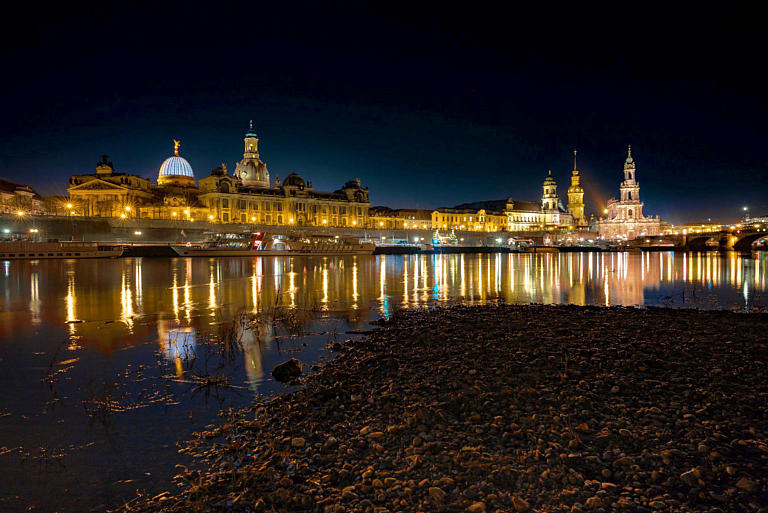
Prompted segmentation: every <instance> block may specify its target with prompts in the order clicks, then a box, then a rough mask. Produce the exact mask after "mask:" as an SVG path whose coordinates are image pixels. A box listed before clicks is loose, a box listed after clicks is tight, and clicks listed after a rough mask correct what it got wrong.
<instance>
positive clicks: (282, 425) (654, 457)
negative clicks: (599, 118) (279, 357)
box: [124, 305, 768, 512]
mask: <svg viewBox="0 0 768 513" xmlns="http://www.w3.org/2000/svg"><path fill="white" fill-rule="evenodd" d="M767 334H768V315H762V314H760V315H758V314H750V315H742V314H733V313H727V312H697V311H680V310H665V309H649V310H636V309H626V308H590V307H572V306H504V305H498V306H496V305H494V306H484V307H466V306H457V307H450V308H440V309H433V310H428V311H410V312H404V313H401V314H398V315H396V316H395V317H394V318H393V319H392V320H391V321H390V322H388V323H386V324H384V325H383V326H382V329H380V330H377V331H376V332H375V333H374V334H373V335H371V336H370V337H368V338H367V339H366V340H363V341H360V342H357V343H355V344H354V345H352V346H351V347H349V348H347V350H346V351H344V352H343V353H342V354H341V355H339V356H338V357H337V358H335V359H334V360H333V361H331V362H329V363H328V364H326V365H325V366H324V368H323V369H322V370H321V371H320V372H318V373H317V374H315V375H313V376H311V377H309V378H307V379H306V386H305V387H304V388H303V389H302V390H300V391H298V392H296V393H293V394H290V395H286V396H283V397H278V398H275V399H273V400H271V401H269V402H266V403H264V404H261V405H258V406H256V407H254V409H253V410H249V411H245V412H241V413H240V414H238V415H237V416H236V417H235V419H234V420H233V421H231V422H228V423H226V424H224V425H222V426H219V427H217V428H215V429H212V430H211V431H207V432H205V433H202V434H201V438H200V439H199V440H196V441H194V442H192V443H191V445H190V447H189V449H188V450H190V451H192V452H194V453H197V454H201V455H202V456H204V457H205V458H208V459H207V461H206V463H205V465H203V468H204V469H205V471H204V472H198V471H187V472H183V473H182V477H181V479H182V481H184V483H185V484H184V486H183V487H182V488H181V489H180V491H179V492H178V493H176V494H175V495H171V494H165V495H162V496H158V497H156V498H154V499H148V498H140V499H137V500H136V501H132V502H131V503H130V504H129V505H127V506H126V507H125V508H124V510H125V511H131V512H133V511H169V512H181V511H185V512H186V511H281V512H282V511H285V512H287V511H300V512H305V511H306V512H309V511H333V512H341V511H361V512H364V511H368V512H384V511H390V512H396V511H402V512H407V511H470V512H484V511H488V512H494V511H497V510H498V511H502V512H518V511H547V512H550V511H552V512H554V511H579V510H582V509H583V510H585V511H630V512H645V511H710V512H716V511H727V512H731V511H768V508H767V507H766V505H768V371H767V369H766V362H768V335H767Z"/></svg>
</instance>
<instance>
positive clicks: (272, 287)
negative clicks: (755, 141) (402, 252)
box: [0, 253, 768, 511]
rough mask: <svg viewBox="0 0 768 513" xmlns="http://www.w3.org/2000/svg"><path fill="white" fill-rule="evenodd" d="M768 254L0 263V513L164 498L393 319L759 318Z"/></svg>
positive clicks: (90, 507) (98, 507)
mask: <svg viewBox="0 0 768 513" xmlns="http://www.w3.org/2000/svg"><path fill="white" fill-rule="evenodd" d="M767 267H768V263H767V262H766V255H765V253H757V254H754V255H753V257H752V258H749V257H743V256H739V255H736V254H729V255H726V256H719V255H717V254H715V253H688V254H680V253H677V254H673V253H648V254H627V253H565V254H535V255H534V254H511V255H501V254H499V255H434V256H415V255H412V256H377V257H373V256H371V257H343V258H341V257H339V258H303V257H293V258H282V257H280V258H277V257H271V258H222V259H207V258H205V259H204V258H198V259H180V258H178V259H147V258H143V259H142V258H136V259H129V258H126V259H117V260H40V261H12V262H10V261H0V511H26V510H27V509H28V508H32V510H34V511H54V510H55V511H89V510H96V511H99V510H103V509H105V508H107V507H111V506H114V505H117V504H120V503H121V501H123V500H127V499H130V498H131V497H133V496H134V495H135V493H136V491H137V490H142V491H145V492H146V493H156V492H159V491H162V490H165V489H168V488H169V487H170V486H171V477H172V476H173V475H174V473H175V465H176V464H188V463H189V460H188V459H187V457H185V456H182V455H179V454H178V453H177V442H179V441H183V440H186V439H189V438H190V437H191V436H192V434H193V432H195V431H199V430H201V429H202V428H204V427H205V426H206V425H208V424H210V423H213V422H216V421H217V419H219V418H220V417H219V415H220V412H222V411H226V410H228V409H232V408H234V409H237V408H240V407H243V406H246V405H248V404H249V403H250V402H251V401H252V400H253V399H254V397H257V396H261V395H263V394H274V393H280V392H284V391H286V390H290V387H289V386H284V385H282V384H280V383H277V382H275V381H274V380H272V378H271V376H270V371H271V370H272V369H273V368H274V366H275V365H276V364H277V363H280V362H282V361H284V360H286V359H288V358H290V357H292V356H297V357H298V358H300V359H301V360H302V361H303V362H305V363H307V364H308V366H307V367H306V370H308V371H309V365H311V364H313V363H316V362H319V361H322V360H323V359H324V358H328V357H330V356H331V355H332V354H333V353H332V352H331V351H329V349H328V348H329V347H330V346H331V345H332V344H333V343H334V342H337V341H338V342H343V341H344V340H346V339H348V338H350V337H354V336H360V335H359V334H355V333H350V332H359V331H365V330H368V329H370V325H369V322H370V321H371V320H374V319H377V318H380V317H386V316H389V315H391V314H392V312H393V311H395V310H396V309H399V308H414V307H424V306H430V305H434V304H445V303H450V302H453V301H465V302H471V303H484V302H489V301H499V300H500V301H504V302H506V303H530V302H535V303H571V304H578V305H638V306H641V305H660V306H672V307H686V308H690V307H695V308H725V309H732V310H740V311H751V310H755V309H762V308H763V307H765V306H766V303H768V301H766V274H768V273H767V272H766V268H767Z"/></svg>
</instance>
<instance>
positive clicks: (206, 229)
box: [0, 215, 543, 246]
mask: <svg viewBox="0 0 768 513" xmlns="http://www.w3.org/2000/svg"><path fill="white" fill-rule="evenodd" d="M30 229H36V230H38V231H37V233H36V234H35V235H36V236H37V237H39V238H40V239H43V240H45V239H59V240H78V241H125V242H135V243H147V242H184V241H190V240H201V239H204V238H205V237H206V235H208V234H210V233H211V232H215V233H248V232H255V231H266V232H269V233H276V234H292V233H299V232H301V233H310V234H333V235H339V236H341V237H344V236H349V237H366V236H367V237H369V238H371V239H381V238H382V237H384V240H385V241H386V240H392V239H406V238H407V239H408V241H409V242H415V239H416V237H418V238H419V241H420V242H421V238H423V239H424V241H423V242H425V243H428V242H430V241H431V239H432V234H433V231H432V230H390V229H385V230H380V229H366V228H352V227H343V228H342V227H338V228H331V227H328V228H324V227H310V226H298V227H294V226H269V225H260V224H220V223H209V222H207V221H195V222H189V221H173V220H168V219H117V218H99V217H80V216H73V217H62V216H23V217H17V216H13V215H0V230H3V231H5V230H8V233H10V234H13V233H29V231H30ZM441 233H442V232H441ZM542 235H543V234H541V233H526V234H524V236H525V237H528V238H532V239H534V240H541V237H542ZM6 236H7V235H6ZM456 236H457V237H459V238H463V239H464V241H463V243H464V244H467V245H477V246H483V245H492V244H496V243H497V242H496V239H498V238H501V239H502V240H506V238H507V237H508V236H509V234H508V233H507V232H497V233H477V232H456Z"/></svg>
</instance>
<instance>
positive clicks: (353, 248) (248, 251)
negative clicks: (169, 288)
mask: <svg viewBox="0 0 768 513" xmlns="http://www.w3.org/2000/svg"><path fill="white" fill-rule="evenodd" d="M171 247H172V249H173V251H175V252H176V254H177V255H179V256H182V257H241V256H343V255H372V254H373V250H374V249H376V245H375V244H373V243H372V242H365V241H363V242H361V241H359V240H357V239H354V238H350V237H338V236H330V235H328V236H324V235H302V236H294V237H275V238H271V237H268V236H267V234H265V233H262V232H256V233H254V234H251V235H250V236H248V237H235V238H219V239H217V240H211V241H206V242H202V243H198V244H192V243H187V244H186V245H184V246H171Z"/></svg>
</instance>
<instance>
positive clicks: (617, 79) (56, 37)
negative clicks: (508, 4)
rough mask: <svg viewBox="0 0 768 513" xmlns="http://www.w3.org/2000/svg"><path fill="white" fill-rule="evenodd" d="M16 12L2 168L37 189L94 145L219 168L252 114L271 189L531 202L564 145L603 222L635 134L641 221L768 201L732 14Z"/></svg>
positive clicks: (738, 24) (231, 156) (192, 7)
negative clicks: (350, 183) (353, 185)
mask: <svg viewBox="0 0 768 513" xmlns="http://www.w3.org/2000/svg"><path fill="white" fill-rule="evenodd" d="M405 6H408V7H407V8H405ZM641 7H642V8H641ZM28 9H29V10H28V11H27V12H22V13H21V15H20V17H19V18H13V17H9V18H10V19H8V20H5V21H4V22H3V23H4V24H5V25H4V26H3V27H2V28H3V29H4V30H3V31H2V35H0V41H2V47H1V48H2V50H1V51H0V65H2V66H3V69H5V70H8V71H9V73H7V77H8V78H9V79H7V80H5V81H3V83H1V84H0V102H1V103H0V104H2V107H3V112H4V114H5V115H4V118H5V119H4V120H5V123H3V124H2V125H0V177H2V178H6V179H8V180H12V181H17V182H22V183H29V184H30V185H32V186H33V187H35V188H36V189H37V190H38V191H39V192H40V193H42V194H46V195H47V194H65V193H66V187H67V180H68V178H69V176H71V175H72V174H75V173H84V172H91V171H92V170H93V167H94V165H95V163H96V161H97V160H99V158H100V156H101V155H102V154H108V155H110V158H111V160H112V161H113V162H114V164H115V167H116V169H117V170H118V171H122V172H131V173H136V174H139V175H142V176H146V177H150V178H152V179H153V180H154V179H156V177H157V170H158V168H159V167H160V164H161V163H162V162H163V160H164V159H165V158H167V157H168V156H170V155H171V154H172V152H173V142H172V140H173V139H179V140H181V144H182V145H181V155H182V156H184V157H185V158H187V159H188V160H189V162H190V163H191V165H192V167H193V168H194V170H195V175H196V178H197V179H200V178H201V177H203V176H206V175H208V174H209V173H210V170H211V169H212V168H214V167H216V166H218V165H219V164H220V163H221V162H225V163H226V164H227V167H228V169H230V171H231V170H233V169H234V164H235V162H236V161H237V160H239V159H240V158H241V157H242V138H243V135H244V133H245V131H246V130H247V128H248V122H249V120H251V119H253V121H254V128H255V129H256V131H257V133H258V134H259V137H260V144H259V150H260V153H261V156H262V160H264V161H265V162H266V164H267V166H268V168H269V171H270V175H271V176H272V178H273V179H274V177H275V176H276V175H279V176H281V177H284V176H286V175H287V174H288V173H290V172H294V171H295V172H298V173H299V174H301V175H302V176H303V177H305V178H307V179H310V180H312V181H313V184H314V186H315V187H316V188H318V189H323V190H334V189H337V188H339V187H340V186H341V185H342V184H343V183H344V182H345V181H346V180H349V179H351V178H355V177H358V178H360V180H361V181H362V183H363V184H364V185H365V186H368V187H370V190H371V204H372V205H386V206H391V207H393V208H403V207H415V208H436V207H441V206H452V205H455V204H459V203H465V202H472V201H481V200H490V199H500V198H504V197H512V198H515V199H522V200H538V199H539V198H540V196H541V184H542V181H543V180H544V177H545V176H546V173H547V170H548V169H552V173H553V175H554V176H555V178H556V180H557V183H558V194H559V196H560V198H561V199H562V200H563V202H564V203H565V202H566V190H567V188H568V185H569V182H570V171H571V169H572V164H573V154H572V150H573V149H574V148H575V149H578V150H579V154H578V163H579V166H578V167H579V169H580V171H581V172H582V176H583V178H582V184H583V186H584V189H585V192H586V195H585V196H586V200H587V211H588V212H590V213H591V212H596V211H598V209H599V208H601V206H602V204H603V203H604V202H605V201H606V200H607V199H608V198H609V197H611V196H613V197H616V196H618V189H619V183H620V181H621V180H622V179H623V173H622V169H623V162H624V159H625V157H626V147H627V145H628V144H631V145H632V149H633V151H632V152H633V157H634V158H635V161H636V163H637V178H638V180H639V182H640V186H641V189H640V198H641V200H642V201H644V202H645V208H644V212H646V213H647V214H650V215H657V214H658V215H660V216H661V217H662V218H663V219H664V220H667V221H669V222H672V223H680V222H689V221H690V222H693V221H702V220H706V218H707V217H711V218H712V219H713V221H723V222H725V221H732V220H734V219H736V218H738V217H740V216H741V215H743V212H742V210H741V209H742V207H743V206H744V205H747V206H749V207H750V211H751V213H753V214H754V215H760V214H766V213H768V152H766V151H764V149H763V146H764V141H765V140H766V136H767V135H768V133H766V132H768V129H766V126H765V123H764V119H766V115H767V114H768V108H766V101H765V95H764V87H763V85H764V84H763V82H762V81H761V80H759V79H758V78H757V76H756V74H755V73H754V69H755V66H756V63H758V62H761V59H762V55H763V54H764V51H765V50H766V44H765V43H766V41H765V38H766V36H765V35H764V33H763V31H762V29H761V27H760V22H759V19H760V18H759V17H758V16H757V15H756V13H753V12H750V11H749V9H746V8H740V7H739V6H727V7H726V6H703V5H699V4H697V8H696V9H689V8H688V7H686V6H682V5H681V6H666V7H665V8H664V10H663V11H662V10H656V9H655V8H654V7H653V6H650V5H645V4H643V6H633V5H626V6H610V7H600V8H597V7H595V8H593V7H590V6H584V5H579V6H568V7H563V8H557V9H550V8H547V9H544V8H541V9H538V8H536V7H530V6H529V7H525V8H520V9H518V12H517V16H515V17H512V18H509V17H505V16H503V15H502V13H501V12H495V11H494V9H492V8H491V7H483V6H479V7H476V8H474V9H472V10H461V11H455V12H454V11H450V10H449V9H445V8H441V9H440V10H436V9H430V8H429V7H427V6H426V4H425V5H424V6H420V7H414V6H412V5H410V4H402V6H400V5H399V4H340V3H333V4H316V3H296V4H292V5H291V6H286V7H279V6H275V5H269V4H267V5H258V4H253V3H249V4H226V5H222V6H218V5H217V6H215V7H212V6H209V4H195V3H176V2H170V3H164V4H162V5H155V4H153V3H144V2H138V3H136V4H132V5H130V6H122V5H118V4H114V5H113V4H103V3H99V2H93V3H84V4H81V5H79V6H78V7H77V8H74V9H73V8H71V7H65V6H55V7H52V9H51V10H42V12H37V11H38V10H36V9H33V8H32V7H29V8H28Z"/></svg>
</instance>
